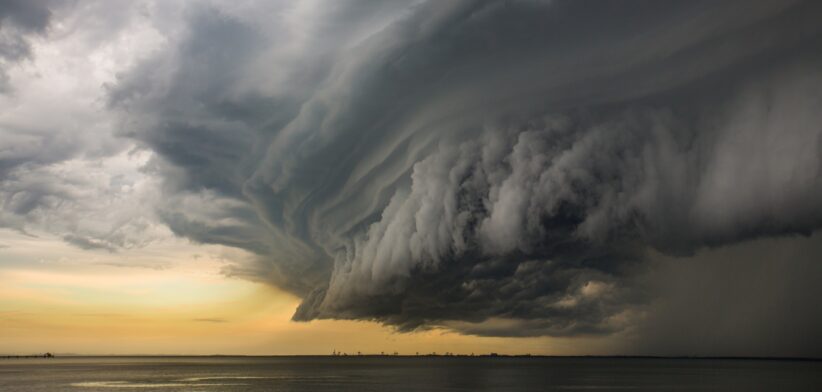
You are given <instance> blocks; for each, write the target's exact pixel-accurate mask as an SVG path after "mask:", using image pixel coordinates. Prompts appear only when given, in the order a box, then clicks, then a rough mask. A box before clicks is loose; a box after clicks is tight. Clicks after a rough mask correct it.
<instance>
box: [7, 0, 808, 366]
mask: <svg viewBox="0 0 822 392" xmlns="http://www.w3.org/2000/svg"><path fill="white" fill-rule="evenodd" d="M820 20H822V3H820V2H816V1H806V2H802V1H784V0H779V1H777V0H767V1H766V0H756V1H665V2H659V1H537V0H521V1H518V0H512V1H498V2H495V1H462V0H454V1H422V0H420V1H408V0H402V1H380V2H376V1H353V0H351V1H325V0H303V1H257V0H239V1H230V2H229V1H216V0H215V1H205V0H204V1H169V0H162V1H161V0H156V1H151V0H137V1H125V0H123V1H108V0H105V1H103V0H100V1H94V0H88V1H85V0H84V1H57V0H54V1H49V0H6V1H3V2H1V3H0V228H2V230H0V276H6V277H5V278H4V279H6V280H9V279H21V278H19V276H22V275H19V274H18V275H15V274H13V273H12V272H13V271H23V270H25V271H29V270H32V269H33V268H34V269H37V270H38V271H41V272H42V271H46V272H48V271H74V272H73V273H74V274H75V275H77V274H79V275H80V276H84V274H87V273H88V274H94V273H95V272H94V271H95V268H110V267H115V268H114V269H113V270H112V271H115V272H109V273H111V274H115V275H116V274H124V276H125V275H128V274H130V273H133V271H134V270H135V269H137V270H146V269H148V270H155V271H160V270H166V269H170V268H171V269H173V268H176V267H175V266H179V264H180V263H181V260H183V259H185V260H189V261H188V262H187V263H188V264H185V265H187V266H191V265H202V264H196V260H198V259H201V257H202V258H203V260H206V259H207V260H210V261H209V263H210V264H208V265H209V267H208V268H210V270H209V271H212V272H214V274H217V275H219V276H220V277H222V278H221V279H223V278H224V279H228V280H219V279H218V283H214V285H215V289H214V291H213V292H212V293H211V294H209V295H206V294H204V293H208V292H209V288H208V287H209V283H208V282H199V283H198V284H197V287H196V289H191V287H189V286H186V285H185V284H180V285H179V287H177V288H176V289H169V290H167V292H164V293H166V294H168V295H178V296H195V297H196V296H200V297H202V296H204V295H205V297H202V298H206V297H207V298H208V299H203V301H212V300H213V301H217V300H218V299H219V297H220V295H223V294H224V295H229V294H225V293H226V292H228V291H231V289H230V287H229V286H230V285H229V286H226V284H227V283H226V282H227V281H231V282H246V283H253V284H256V285H263V286H267V287H271V288H272V289H273V290H281V291H282V293H283V294H282V295H286V296H290V297H289V298H292V297H293V298H297V299H298V301H299V302H300V305H299V307H298V308H296V310H294V312H293V315H291V316H290V317H293V320H295V321H299V322H309V321H312V320H321V319H323V320H324V319H335V320H340V319H342V320H366V321H371V322H377V323H380V324H384V325H386V326H388V327H389V328H390V329H391V330H393V331H398V332H400V333H409V334H412V335H413V334H420V333H425V331H431V330H437V331H446V332H447V333H450V334H452V335H453V336H457V337H460V336H480V337H506V338H521V339H534V338H538V339H562V341H567V342H573V341H575V340H574V339H578V341H580V342H581V341H592V339H593V341H596V342H599V343H597V344H599V346H596V347H599V349H601V350H605V351H607V353H617V352H618V353H626V354H631V353H641V354H659V355H782V356H820V355H822V333H820V332H819V331H822V307H820V306H818V304H817V299H818V298H819V295H820V294H822V285H819V284H817V282H818V281H819V279H820V278H822V234H821V233H818V232H817V230H818V229H819V228H820V226H822V53H821V52H820V51H819V48H820V47H822V35H820V34H822V24H820V23H819V21H820ZM66 249H73V250H71V251H69V250H66ZM74 252H78V253H74ZM68 254H72V255H75V256H72V257H68V256H65V255H68ZM195 254H196V257H194V256H192V255H195ZM61 255H62V256H61ZM67 257H68V259H67ZM61 260H62V261H61ZM92 265H94V266H97V267H93V268H92V267H90V266H92ZM203 268H205V267H203ZM4 271H5V275H3V272H4ZM10 271H11V272H10ZM186 271H189V272H191V271H195V272H193V273H196V271H197V268H193V267H191V268H190V267H185V268H182V269H180V270H179V271H177V272H178V273H177V274H176V275H174V276H177V278H179V279H183V280H185V279H187V278H186V276H189V277H190V276H191V275H186V274H187V273H188V272H186ZM15 276H18V278H14V277H15ZM175 279H176V278H175ZM13 283H14V282H12V284H13ZM17 283H20V282H17ZM18 286H20V287H23V286H25V285H23V284H22V283H21V284H18ZM217 286H219V288H217ZM27 287H28V289H31V287H29V286H27ZM171 287H174V284H173V283H171ZM186 287H188V289H191V290H194V291H192V292H188V293H186V292H185V291H186V290H187V288H186ZM232 287H233V286H232ZM215 293H223V294H220V295H217V294H215ZM2 294H3V293H1V292H0V299H2V298H5V300H4V301H5V302H6V304H3V302H0V317H4V318H6V319H9V320H11V319H12V318H14V317H19V313H20V312H24V313H25V310H26V309H25V307H26V306H29V305H25V304H23V303H22V302H19V301H17V302H12V300H11V299H10V298H12V297H13V296H14V295H15V294H14V293H13V292H12V291H8V292H6V294H5V295H6V296H5V297H3V296H2ZM166 294H163V295H166ZM212 294H214V295H212ZM50 295H53V294H50ZM15 312H17V313H15ZM15 315H17V316H15ZM198 319H199V320H212V321H215V320H217V319H212V318H202V317H199V318H198ZM219 321H223V320H222V319H220V320H219ZM466 347H468V346H466ZM580 347H584V349H580V352H583V351H584V352H586V353H587V352H589V351H591V350H593V348H592V347H594V346H590V345H588V346H582V345H581V346H580ZM586 350H587V351H586Z"/></svg>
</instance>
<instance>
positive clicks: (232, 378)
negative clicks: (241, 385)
mask: <svg viewBox="0 0 822 392" xmlns="http://www.w3.org/2000/svg"><path fill="white" fill-rule="evenodd" d="M277 378H278V377H264V376H203V377H188V378H181V379H179V380H176V381H185V382H197V381H208V380H260V379H277ZM186 385H190V384H186Z"/></svg>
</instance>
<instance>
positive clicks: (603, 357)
mask: <svg viewBox="0 0 822 392" xmlns="http://www.w3.org/2000/svg"><path fill="white" fill-rule="evenodd" d="M59 358H334V359H341V360H344V359H356V358H397V359H400V358H403V359H407V358H461V359H466V358H485V359H488V358H495V359H496V358H520V359H658V360H714V361H717V360H728V361H810V362H817V361H822V357H735V356H656V355H534V354H522V355H514V354H512V355H506V354H479V355H463V354H450V355H443V354H420V355H413V354H412V355H408V354H399V355H387V354H360V355H357V354H352V355H329V354H326V355H311V354H305V355H239V354H238V355H223V354H210V355H187V354H179V355H177V354H175V355H165V354H100V355H87V354H54V356H52V357H48V356H44V355H0V359H59Z"/></svg>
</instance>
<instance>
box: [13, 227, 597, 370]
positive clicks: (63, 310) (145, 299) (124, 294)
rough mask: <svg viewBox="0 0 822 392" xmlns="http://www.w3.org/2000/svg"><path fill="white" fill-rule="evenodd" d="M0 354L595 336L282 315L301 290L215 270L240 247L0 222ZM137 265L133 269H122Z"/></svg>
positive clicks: (579, 345)
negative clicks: (97, 239) (84, 244)
mask: <svg viewBox="0 0 822 392" xmlns="http://www.w3.org/2000/svg"><path fill="white" fill-rule="evenodd" d="M0 234H2V235H1V236H0V240H2V243H3V245H4V246H3V247H2V248H0V282H3V285H2V286H0V354H2V353H16V354H27V353H40V352H46V351H51V352H58V353H80V354H258V355H264V354H273V355H277V354H326V353H330V352H331V351H332V350H338V351H346V352H350V353H353V352H356V351H362V352H364V353H379V352H381V351H385V352H394V351H398V352H400V353H403V354H414V353H416V352H421V353H426V352H440V353H443V352H446V351H448V352H455V353H466V354H467V353H487V352H499V353H532V354H569V353H575V354H576V353H585V352H587V351H589V350H590V351H592V352H593V351H596V352H599V353H601V352H602V350H603V349H604V350H607V345H606V342H604V341H600V340H597V339H584V338H576V339H552V338H480V337H473V336H462V335H459V334H456V333H453V332H449V331H444V330H433V331H425V332H416V333H397V332H394V331H393V330H392V329H391V328H388V327H383V326H380V325H379V324H376V323H371V322H355V321H330V320H329V321H314V322H310V323H296V322H292V321H290V318H291V315H292V314H293V312H294V310H295V309H296V307H297V305H298V304H299V299H298V298H296V297H294V296H292V295H290V294H288V293H284V292H282V291H280V290H278V289H276V288H273V287H270V286H267V285H264V284H259V283H252V282H248V281H244V280H241V279H238V278H228V277H226V276H224V275H223V274H221V273H220V270H221V268H222V267H223V266H224V265H226V263H229V262H231V259H237V258H242V257H243V256H244V255H243V254H241V253H238V252H239V251H236V250H233V249H229V248H224V247H219V246H206V245H197V244H191V243H189V242H187V241H184V240H178V239H174V240H169V241H165V242H163V243H159V244H157V245H153V246H149V247H146V248H141V249H134V250H123V251H120V252H117V253H109V252H105V251H99V250H97V251H92V250H82V249H77V248H74V247H71V246H69V245H67V244H65V243H64V242H62V241H60V239H59V238H49V237H48V236H45V235H40V236H37V237H33V236H29V235H24V234H20V233H16V232H12V231H8V230H2V231H0ZM131 266H136V267H131Z"/></svg>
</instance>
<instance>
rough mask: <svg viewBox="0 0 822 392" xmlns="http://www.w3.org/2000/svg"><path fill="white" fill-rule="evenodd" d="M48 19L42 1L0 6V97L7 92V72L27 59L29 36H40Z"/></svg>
mask: <svg viewBox="0 0 822 392" xmlns="http://www.w3.org/2000/svg"><path fill="white" fill-rule="evenodd" d="M50 16H51V11H49V9H48V7H47V2H45V1H34V0H32V1H27V0H9V1H4V2H3V4H0V93H8V92H9V91H10V90H11V86H10V84H9V76H8V74H7V73H6V72H7V68H8V67H10V66H13V65H14V64H15V63H17V62H19V61H22V60H24V59H27V58H29V57H30V56H31V44H30V43H29V36H31V35H37V34H42V33H44V32H45V31H46V29H47V28H48V25H49V18H50Z"/></svg>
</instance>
